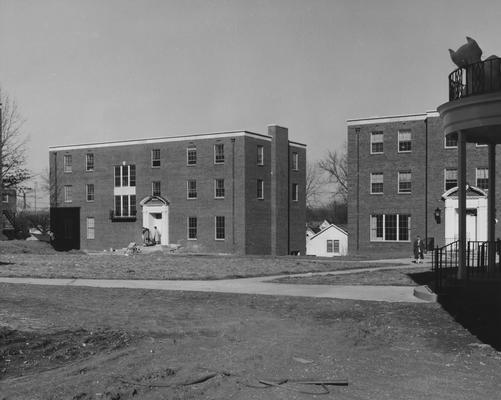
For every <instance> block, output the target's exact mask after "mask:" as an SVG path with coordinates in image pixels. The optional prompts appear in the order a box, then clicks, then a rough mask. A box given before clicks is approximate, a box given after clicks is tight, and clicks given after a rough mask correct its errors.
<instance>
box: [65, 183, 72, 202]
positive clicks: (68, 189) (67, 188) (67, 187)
mask: <svg viewBox="0 0 501 400" xmlns="http://www.w3.org/2000/svg"><path fill="white" fill-rule="evenodd" d="M72 189H73V186H71V185H65V186H64V202H65V203H71V202H72V201H73V194H72Z"/></svg>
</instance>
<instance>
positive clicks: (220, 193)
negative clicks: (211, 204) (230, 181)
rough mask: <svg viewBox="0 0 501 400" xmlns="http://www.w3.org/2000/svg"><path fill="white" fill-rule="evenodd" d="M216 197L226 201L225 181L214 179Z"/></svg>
mask: <svg viewBox="0 0 501 400" xmlns="http://www.w3.org/2000/svg"><path fill="white" fill-rule="evenodd" d="M214 197H215V198H216V199H224V179H214Z"/></svg>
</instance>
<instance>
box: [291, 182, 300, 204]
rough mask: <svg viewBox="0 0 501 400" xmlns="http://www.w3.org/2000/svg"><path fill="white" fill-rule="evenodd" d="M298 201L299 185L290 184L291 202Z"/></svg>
mask: <svg viewBox="0 0 501 400" xmlns="http://www.w3.org/2000/svg"><path fill="white" fill-rule="evenodd" d="M298 200H299V185H298V184H297V183H293V184H292V201H298Z"/></svg>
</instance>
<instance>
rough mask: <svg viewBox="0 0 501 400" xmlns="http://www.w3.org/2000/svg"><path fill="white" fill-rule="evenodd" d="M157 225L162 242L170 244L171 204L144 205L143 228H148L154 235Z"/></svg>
mask: <svg viewBox="0 0 501 400" xmlns="http://www.w3.org/2000/svg"><path fill="white" fill-rule="evenodd" d="M155 227H157V230H158V231H159V232H160V244H162V245H168V244H169V206H167V205H151V206H149V205H146V204H145V205H144V206H143V228H148V229H149V230H150V234H151V236H152V237H153V231H154V229H155Z"/></svg>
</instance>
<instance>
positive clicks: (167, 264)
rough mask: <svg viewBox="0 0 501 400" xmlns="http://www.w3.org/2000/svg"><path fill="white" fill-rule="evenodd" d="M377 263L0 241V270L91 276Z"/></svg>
mask: <svg viewBox="0 0 501 400" xmlns="http://www.w3.org/2000/svg"><path fill="white" fill-rule="evenodd" d="M371 266H372V267H379V266H381V267H382V266H385V264H377V263H364V262H361V261H360V260H354V259H347V258H338V259H332V260H331V259H314V258H308V257H271V256H270V257H259V256H245V257H244V256H242V257H239V256H229V255H228V256H217V255H216V256H214V255H188V254H171V253H168V252H163V251H154V252H152V253H149V254H137V255H133V256H125V255H124V254H123V252H115V253H110V252H102V253H97V254H85V253H83V252H80V251H70V252H56V251H54V250H52V248H51V247H50V246H49V245H48V244H46V243H41V242H26V241H8V242H3V243H0V276H3V277H9V276H10V277H12V276H14V277H23V276H30V277H38V278H89V279H170V280H173V279H223V278H239V277H252V276H265V275H279V274H294V273H302V272H319V271H320V272H321V271H334V270H341V269H350V268H361V267H363V268H365V267H371Z"/></svg>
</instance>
